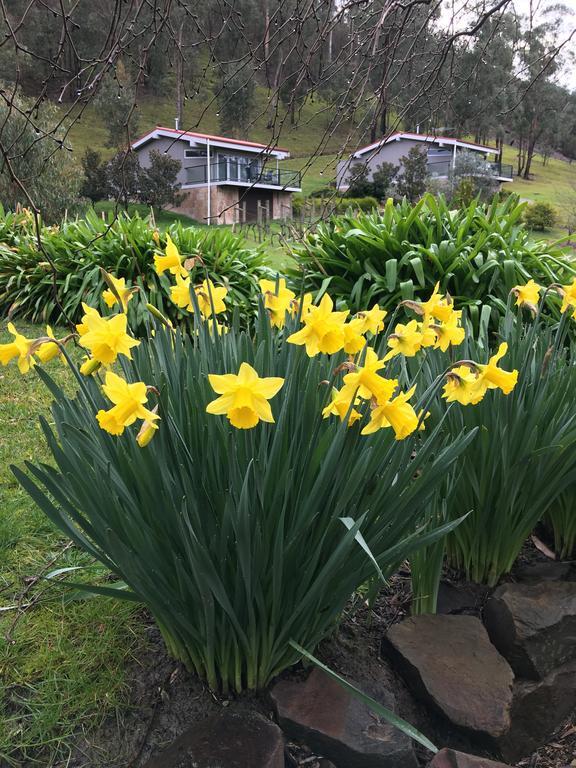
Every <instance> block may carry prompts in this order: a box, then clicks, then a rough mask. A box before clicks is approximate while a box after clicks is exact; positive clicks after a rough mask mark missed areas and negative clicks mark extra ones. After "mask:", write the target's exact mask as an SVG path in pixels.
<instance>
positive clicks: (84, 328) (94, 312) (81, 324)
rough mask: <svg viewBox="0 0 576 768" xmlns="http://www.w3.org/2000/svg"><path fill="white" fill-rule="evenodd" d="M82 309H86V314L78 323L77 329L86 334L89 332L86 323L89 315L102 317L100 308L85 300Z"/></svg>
mask: <svg viewBox="0 0 576 768" xmlns="http://www.w3.org/2000/svg"><path fill="white" fill-rule="evenodd" d="M82 309H83V310H84V315H83V317H82V320H81V321H80V322H79V323H78V324H77V325H76V330H77V331H78V334H79V335H80V336H84V334H85V333H88V330H89V329H88V325H87V323H86V318H87V317H100V313H99V312H98V310H97V309H94V307H89V306H88V304H86V303H85V302H84V301H83V302H82Z"/></svg>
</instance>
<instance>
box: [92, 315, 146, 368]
mask: <svg viewBox="0 0 576 768" xmlns="http://www.w3.org/2000/svg"><path fill="white" fill-rule="evenodd" d="M127 323H128V319H127V317H126V315H124V314H120V315H114V317H100V315H99V314H98V312H96V313H95V314H94V313H92V312H90V313H86V314H85V315H84V317H83V318H82V323H81V325H82V327H83V329H84V330H83V333H82V335H81V336H80V341H79V342H78V343H79V344H80V346H81V347H84V349H87V350H88V351H89V352H90V353H91V354H92V357H93V358H94V359H95V360H97V361H98V362H99V363H102V364H103V365H111V364H112V363H114V362H115V361H116V358H117V357H118V355H125V356H126V357H127V358H128V359H131V358H132V355H131V353H130V350H131V349H132V347H136V346H137V345H138V344H140V342H139V341H136V339H133V338H132V337H131V336H129V335H128V333H127V332H126V328H127Z"/></svg>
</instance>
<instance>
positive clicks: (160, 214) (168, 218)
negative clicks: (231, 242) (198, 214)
mask: <svg viewBox="0 0 576 768" xmlns="http://www.w3.org/2000/svg"><path fill="white" fill-rule="evenodd" d="M94 210H95V211H96V213H98V214H102V213H104V214H105V215H106V216H113V215H115V214H118V213H122V212H123V211H124V208H123V206H117V205H116V204H115V203H114V202H112V201H111V200H101V201H100V202H98V203H95V204H94ZM151 213H152V215H153V216H154V221H155V222H156V225H157V226H158V227H159V228H160V229H161V230H164V229H166V227H169V226H170V224H174V223H175V222H180V223H182V224H184V225H185V226H187V227H190V226H195V227H203V226H206V225H205V224H203V223H202V222H199V221H195V220H194V219H191V218H190V216H185V215H184V214H181V213H174V212H173V211H165V210H161V209H159V208H154V209H153V210H152V209H151V208H149V207H148V206H147V205H141V204H140V203H129V205H128V214H129V215H130V216H134V214H138V216H140V218H142V219H145V218H147V217H148V216H150V214H151Z"/></svg>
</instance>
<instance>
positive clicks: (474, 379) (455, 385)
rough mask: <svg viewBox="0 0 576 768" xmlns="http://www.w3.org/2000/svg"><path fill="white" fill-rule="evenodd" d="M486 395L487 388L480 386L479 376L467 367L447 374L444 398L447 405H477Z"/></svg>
mask: <svg viewBox="0 0 576 768" xmlns="http://www.w3.org/2000/svg"><path fill="white" fill-rule="evenodd" d="M485 393H486V387H483V386H482V385H481V384H480V381H479V377H478V375H477V374H476V373H475V372H474V371H473V370H472V369H471V368H469V367H468V366H467V365H459V366H456V367H455V368H452V370H451V371H450V372H449V373H448V374H447V376H446V384H444V389H443V393H442V397H443V398H445V400H446V402H447V403H454V402H457V403H460V404H461V405H476V403H479V402H480V400H482V398H483V397H484V395H485Z"/></svg>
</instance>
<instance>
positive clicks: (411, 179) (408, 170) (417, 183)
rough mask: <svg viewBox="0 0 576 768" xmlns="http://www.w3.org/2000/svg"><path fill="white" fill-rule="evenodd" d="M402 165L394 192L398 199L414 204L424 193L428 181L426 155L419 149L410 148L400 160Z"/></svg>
mask: <svg viewBox="0 0 576 768" xmlns="http://www.w3.org/2000/svg"><path fill="white" fill-rule="evenodd" d="M400 162H401V164H402V167H401V171H400V174H399V176H398V179H397V182H396V191H397V193H398V195H399V196H400V197H406V198H408V200H410V201H411V202H413V203H414V202H416V201H417V200H419V199H420V198H421V197H422V195H423V194H424V193H425V192H426V182H427V180H428V155H427V154H426V152H425V151H422V150H421V149H420V148H419V147H412V149H410V151H409V152H408V154H407V155H404V157H401V158H400Z"/></svg>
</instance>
